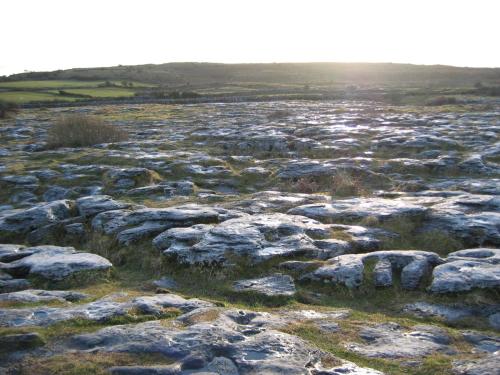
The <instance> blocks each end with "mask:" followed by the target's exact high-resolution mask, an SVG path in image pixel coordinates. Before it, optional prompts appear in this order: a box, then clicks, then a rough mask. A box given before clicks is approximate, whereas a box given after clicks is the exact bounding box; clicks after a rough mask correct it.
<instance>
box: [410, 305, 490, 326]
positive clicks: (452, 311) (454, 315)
mask: <svg viewBox="0 0 500 375" xmlns="http://www.w3.org/2000/svg"><path fill="white" fill-rule="evenodd" d="M496 311H500V305H492V306H484V305H483V306H481V305H480V306H467V305H462V304H453V305H443V304H435V303H429V302H414V303H410V304H407V305H405V306H404V307H403V312H406V313H409V314H412V315H415V316H418V317H421V318H429V317H437V318H440V319H443V320H445V321H446V322H450V323H452V322H456V321H459V320H461V319H466V318H470V317H481V316H483V317H487V316H489V315H491V316H493V315H495V312H496Z"/></svg>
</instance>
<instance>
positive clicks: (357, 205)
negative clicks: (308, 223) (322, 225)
mask: <svg viewBox="0 0 500 375" xmlns="http://www.w3.org/2000/svg"><path fill="white" fill-rule="evenodd" d="M427 211H428V209H427V208H426V207H424V206H420V205H416V204H412V203H409V202H404V201H401V200H392V199H384V198H352V199H344V200H337V201H333V202H332V203H323V204H309V205H304V206H299V207H296V208H292V209H291V210H289V211H288V213H290V214H294V215H303V216H307V217H310V218H312V219H316V220H328V221H332V220H333V221H360V220H362V219H365V218H368V217H370V218H375V219H377V220H380V221H384V220H389V219H397V218H403V217H404V218H409V219H417V218H422V217H424V216H425V214H426V213H427Z"/></svg>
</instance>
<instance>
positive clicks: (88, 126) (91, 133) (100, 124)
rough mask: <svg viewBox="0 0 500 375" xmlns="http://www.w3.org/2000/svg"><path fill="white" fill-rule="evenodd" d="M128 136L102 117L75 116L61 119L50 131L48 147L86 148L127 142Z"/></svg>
mask: <svg viewBox="0 0 500 375" xmlns="http://www.w3.org/2000/svg"><path fill="white" fill-rule="evenodd" d="M127 139H128V135H127V133H126V132H125V131H123V130H122V129H119V128H118V127H116V126H113V125H110V124H106V123H105V122H104V121H103V120H102V119H101V118H100V117H95V116H88V115H83V114H73V115H66V116H63V117H61V118H60V119H59V120H57V121H56V123H55V124H53V125H52V127H51V128H50V129H49V131H48V134H47V147H48V148H57V147H85V146H93V145H96V144H99V143H111V142H121V141H126V140H127Z"/></svg>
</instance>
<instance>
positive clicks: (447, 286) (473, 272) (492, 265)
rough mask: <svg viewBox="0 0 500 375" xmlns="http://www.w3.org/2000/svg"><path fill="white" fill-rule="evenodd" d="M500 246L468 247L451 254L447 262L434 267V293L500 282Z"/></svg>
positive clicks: (488, 286)
mask: <svg viewBox="0 0 500 375" xmlns="http://www.w3.org/2000/svg"><path fill="white" fill-rule="evenodd" d="M499 255H500V250H498V249H484V248H481V249H468V250H461V251H457V252H455V253H450V254H448V258H447V259H446V261H447V263H445V264H441V265H439V266H437V267H436V268H434V271H433V273H432V284H431V286H430V287H429V290H430V291H431V292H433V293H452V292H466V291H469V290H472V289H475V288H479V289H485V288H498V287H499V286H500V268H499V267H498V263H499V260H500V257H499Z"/></svg>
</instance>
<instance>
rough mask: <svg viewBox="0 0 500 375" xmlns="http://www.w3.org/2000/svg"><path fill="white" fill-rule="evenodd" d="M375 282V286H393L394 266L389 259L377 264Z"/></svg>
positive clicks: (374, 275)
mask: <svg viewBox="0 0 500 375" xmlns="http://www.w3.org/2000/svg"><path fill="white" fill-rule="evenodd" d="M373 281H374V284H375V286H379V287H388V286H392V264H391V262H389V261H388V260H387V259H382V260H379V261H378V262H377V264H375V268H374V269H373Z"/></svg>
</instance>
